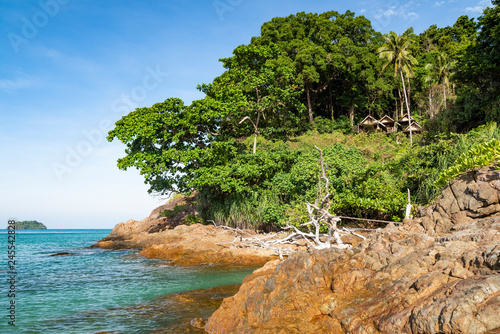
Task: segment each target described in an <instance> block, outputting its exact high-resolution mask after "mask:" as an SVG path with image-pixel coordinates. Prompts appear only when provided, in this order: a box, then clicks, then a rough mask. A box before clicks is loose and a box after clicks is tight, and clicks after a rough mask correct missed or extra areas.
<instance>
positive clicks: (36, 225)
mask: <svg viewBox="0 0 500 334" xmlns="http://www.w3.org/2000/svg"><path fill="white" fill-rule="evenodd" d="M46 229H47V226H45V225H43V224H42V223H40V222H37V221H36V220H24V221H22V222H16V230H46Z"/></svg>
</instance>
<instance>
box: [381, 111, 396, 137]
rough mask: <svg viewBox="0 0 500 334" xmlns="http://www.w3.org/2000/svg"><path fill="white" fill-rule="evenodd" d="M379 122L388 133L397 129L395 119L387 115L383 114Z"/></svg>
mask: <svg viewBox="0 0 500 334" xmlns="http://www.w3.org/2000/svg"><path fill="white" fill-rule="evenodd" d="M379 122H380V123H381V124H383V125H384V127H385V130H386V131H387V132H388V133H391V132H396V131H397V125H396V121H395V120H393V119H392V118H390V117H389V116H387V115H385V116H384V117H382V118H381V119H380V120H379Z"/></svg>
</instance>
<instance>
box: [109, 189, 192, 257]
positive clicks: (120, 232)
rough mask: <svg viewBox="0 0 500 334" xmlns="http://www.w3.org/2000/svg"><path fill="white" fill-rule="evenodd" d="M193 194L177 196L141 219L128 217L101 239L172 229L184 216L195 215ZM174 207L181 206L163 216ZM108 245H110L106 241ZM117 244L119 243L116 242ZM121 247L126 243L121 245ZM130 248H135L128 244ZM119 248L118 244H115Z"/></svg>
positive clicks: (113, 238)
mask: <svg viewBox="0 0 500 334" xmlns="http://www.w3.org/2000/svg"><path fill="white" fill-rule="evenodd" d="M194 197H195V196H194V195H192V196H187V197H186V196H178V197H176V198H174V199H172V200H170V201H168V202H167V203H165V204H164V205H161V206H159V207H157V208H156V209H154V210H153V211H151V214H150V215H149V216H148V217H147V218H145V219H143V220H141V221H137V220H133V219H129V220H128V221H127V222H126V223H119V224H118V225H116V226H115V227H114V228H113V230H112V231H111V233H110V234H109V235H108V236H107V237H106V238H104V239H103V240H102V241H118V242H119V241H124V240H129V239H130V237H131V236H132V235H135V234H141V233H157V232H161V231H165V230H169V229H173V228H175V227H176V226H179V225H182V224H183V223H184V220H185V218H186V216H188V215H196V214H197V212H196V206H195V205H194V203H193V202H194ZM176 207H179V208H183V210H179V212H178V213H177V214H175V215H173V216H171V217H166V216H164V212H168V211H172V210H174V209H175V208H176ZM108 245H112V244H111V243H108ZM118 245H119V243H118ZM121 246H122V248H124V247H125V246H126V244H122V245H121ZM129 246H130V247H131V248H135V245H129ZM116 247H117V248H120V246H116Z"/></svg>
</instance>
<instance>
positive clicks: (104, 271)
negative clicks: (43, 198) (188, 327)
mask: <svg viewBox="0 0 500 334" xmlns="http://www.w3.org/2000/svg"><path fill="white" fill-rule="evenodd" d="M109 232H111V230H42V231H38V230H17V231H16V243H15V246H16V257H17V258H16V269H17V282H16V298H15V302H16V322H15V323H16V326H15V327H12V326H9V325H8V324H7V322H8V321H9V319H8V318H7V314H8V310H7V307H8V305H9V304H8V303H9V302H10V299H9V298H8V297H7V290H8V287H9V284H8V283H7V282H6V281H7V280H6V279H2V283H1V285H2V287H1V291H2V293H1V296H0V313H1V319H2V320H1V323H0V333H58V334H59V333H61V334H62V333H64V334H70V333H94V332H97V331H103V330H114V331H119V332H122V333H141V334H142V333H154V329H155V328H160V327H162V326H165V325H166V324H168V323H169V322H171V321H174V320H175V319H173V318H174V317H173V316H170V315H169V313H168V312H165V314H164V316H163V314H162V315H161V316H160V317H158V316H155V317H154V319H148V317H144V315H143V314H142V315H137V317H136V316H135V313H134V312H130V310H131V309H137V308H140V307H138V306H137V305H147V304H148V303H154V300H155V297H158V296H163V295H166V294H169V293H173V292H178V291H189V290H194V289H205V288H210V287H215V286H222V285H230V284H239V283H241V281H242V280H243V277H244V276H245V275H247V274H249V273H250V272H251V271H252V270H251V269H248V268H233V269H221V268H214V267H191V268H182V267H171V266H167V265H165V263H164V261H161V260H153V259H146V258H144V257H141V256H139V255H137V254H135V252H134V251H107V250H101V249H86V247H88V246H90V245H92V244H94V243H95V242H96V241H97V240H99V239H101V238H103V237H105V236H106V235H107V234H109ZM0 239H1V242H0V245H1V250H2V252H4V254H3V256H2V258H3V259H4V260H3V262H4V263H3V264H2V266H1V272H2V277H7V272H8V270H7V262H8V259H7V231H6V230H0ZM60 252H68V253H74V255H71V256H56V257H51V256H49V255H50V254H55V253H60Z"/></svg>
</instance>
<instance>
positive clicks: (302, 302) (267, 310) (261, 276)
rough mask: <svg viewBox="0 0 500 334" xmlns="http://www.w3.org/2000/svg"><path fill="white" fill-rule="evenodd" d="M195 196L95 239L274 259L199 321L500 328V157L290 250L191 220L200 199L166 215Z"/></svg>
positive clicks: (264, 329) (365, 329)
mask: <svg viewBox="0 0 500 334" xmlns="http://www.w3.org/2000/svg"><path fill="white" fill-rule="evenodd" d="M189 201H192V198H183V199H178V200H177V202H176V201H173V202H169V203H167V204H166V205H165V206H162V207H160V208H157V209H155V210H154V211H153V212H152V213H151V215H150V216H149V217H148V218H146V219H144V220H143V221H128V222H127V223H125V224H123V223H121V224H119V225H117V226H116V227H115V229H114V230H113V232H112V233H111V234H110V235H109V236H108V237H106V238H105V239H103V240H102V241H101V242H99V243H98V244H97V245H95V247H102V248H109V249H120V248H136V249H138V250H140V252H141V254H142V255H144V256H148V257H155V258H161V259H165V260H168V261H169V262H170V263H171V264H175V265H196V264H203V263H219V264H243V265H256V264H264V263H265V265H264V266H263V267H262V268H260V269H258V270H256V271H255V272H254V273H253V274H252V275H249V276H247V277H246V278H245V280H244V282H243V284H242V285H241V287H240V288H239V290H238V292H237V293H236V294H235V295H234V296H231V297H228V298H226V299H224V301H223V303H222V305H221V306H220V307H219V309H218V310H217V311H215V313H213V315H212V316H211V317H210V318H209V319H208V321H207V322H206V324H205V323H204V320H203V321H202V319H196V320H193V322H192V323H191V325H189V326H195V327H193V328H192V330H201V328H204V330H205V331H206V332H208V333H214V334H215V333H224V334H226V333H500V170H497V169H495V168H493V167H489V168H483V169H481V170H479V171H476V172H470V173H468V174H465V175H462V176H461V177H460V178H459V179H458V180H455V181H453V182H452V183H451V184H450V186H448V187H446V188H445V189H444V190H443V193H442V196H441V197H440V198H439V199H438V200H437V201H436V202H435V203H434V204H433V205H431V206H429V207H426V208H420V211H421V215H422V217H420V218H415V219H413V220H411V221H408V222H406V223H405V224H402V225H399V226H394V225H389V226H387V227H386V228H384V229H379V230H377V231H375V232H373V233H372V234H371V235H370V236H369V237H368V238H367V239H366V240H364V241H362V242H361V243H359V241H358V242H357V243H354V242H353V243H352V245H353V246H354V247H353V248H351V249H347V250H338V249H323V250H305V247H296V250H297V251H296V252H294V253H293V254H292V255H291V256H289V257H288V259H285V260H279V259H278V258H277V257H276V255H275V254H274V253H273V252H272V251H266V250H256V249H252V248H244V247H240V246H239V245H238V242H237V241H236V242H235V235H234V232H232V231H224V230H221V229H220V228H216V227H214V226H203V225H200V224H195V225H191V226H187V225H181V224H182V221H183V215H184V217H185V215H187V214H190V213H189V212H190V211H189V210H192V206H191V207H190V208H191V209H187V210H186V212H181V213H180V214H179V215H177V216H175V217H173V218H166V217H162V215H160V212H162V211H164V210H171V209H172V208H174V207H175V205H181V204H182V203H184V204H186V203H189ZM180 203H181V204H180ZM188 207H189V206H188ZM191 213H192V212H191ZM247 232H248V233H251V232H250V231H247ZM205 320H206V318H205ZM186 330H187V329H186Z"/></svg>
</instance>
